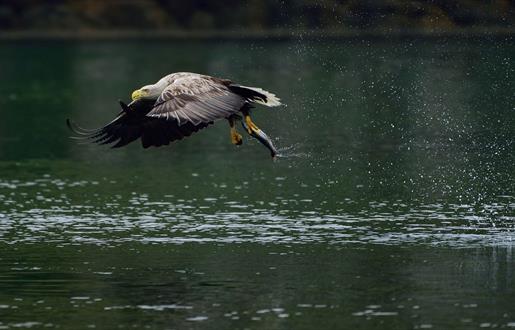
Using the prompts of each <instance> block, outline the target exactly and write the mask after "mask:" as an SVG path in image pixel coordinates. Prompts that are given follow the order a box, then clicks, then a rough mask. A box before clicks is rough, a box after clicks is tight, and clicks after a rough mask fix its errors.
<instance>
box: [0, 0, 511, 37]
mask: <svg viewBox="0 0 515 330" xmlns="http://www.w3.org/2000/svg"><path fill="white" fill-rule="evenodd" d="M514 14H515V2H514V1H509V0H492V1H484V0H483V1H479V0H435V1H421V0H415V1H405V0H374V1H370V0H365V1H363V0H347V1H338V0H319V1H307V0H284V1H278V0H249V1H239V0H224V1H210V0H209V1H208V0H188V1H173V0H110V1H95V0H93V1H92V0H52V1H48V0H44V1H43V0H1V1H0V31H3V32H5V31H19V30H38V31H47V30H48V31H52V30H63V29H66V30H67V31H68V32H70V31H102V30H154V29H159V30H166V31H196V30H197V31H212V30H214V31H241V32H244V31H254V32H256V31H271V30H312V29H316V30H329V31H362V30H369V31H370V30H371V31H378V32H389V31H415V30H418V31H423V32H432V31H455V30H468V29H470V30H474V29H476V30H477V29H480V30H486V31H496V30H499V29H501V30H506V29H508V30H511V29H512V28H513V23H514V22H515V18H514V17H515V15H514Z"/></svg>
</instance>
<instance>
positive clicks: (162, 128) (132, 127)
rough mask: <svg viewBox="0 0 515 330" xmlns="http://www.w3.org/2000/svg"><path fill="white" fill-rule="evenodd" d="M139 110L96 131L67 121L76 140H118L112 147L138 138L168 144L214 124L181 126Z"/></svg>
mask: <svg viewBox="0 0 515 330" xmlns="http://www.w3.org/2000/svg"><path fill="white" fill-rule="evenodd" d="M131 105H132V103H131ZM131 105H129V107H130V106H131ZM150 106H152V105H150ZM135 110H136V107H133V108H129V109H128V111H122V112H120V114H119V115H118V116H117V117H116V118H115V119H113V120H112V121H111V122H110V123H108V124H107V125H105V126H103V127H101V128H99V129H94V130H86V129H83V128H81V127H79V126H77V125H76V124H74V123H73V122H72V121H71V120H69V119H67V120H66V123H67V124H68V127H69V128H70V129H71V130H72V131H73V132H74V133H75V134H77V135H78V136H77V137H75V138H76V139H79V140H84V141H91V142H93V143H97V144H113V143H114V144H113V145H112V148H120V147H123V146H125V145H127V144H129V143H131V142H133V141H135V140H137V139H138V138H141V144H142V145H143V148H148V147H150V146H156V147H159V146H162V145H168V144H169V143H170V142H172V141H175V140H180V139H182V138H184V137H186V136H190V135H191V134H193V133H195V132H197V131H199V130H201V129H202V128H204V127H206V126H208V125H209V124H212V122H207V123H200V124H198V125H194V124H192V123H185V124H183V125H179V123H178V122H177V121H175V120H165V119H160V118H152V117H146V116H144V115H143V116H141V115H140V114H138V113H137V112H136V111H135Z"/></svg>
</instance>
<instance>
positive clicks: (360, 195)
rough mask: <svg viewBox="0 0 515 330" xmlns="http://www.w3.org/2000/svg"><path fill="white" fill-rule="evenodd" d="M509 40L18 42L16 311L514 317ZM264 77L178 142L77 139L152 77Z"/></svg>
mask: <svg viewBox="0 0 515 330" xmlns="http://www.w3.org/2000/svg"><path fill="white" fill-rule="evenodd" d="M514 54H515V46H514V44H513V42H512V41H511V40H507V41H499V40H497V41H495V42H494V41H488V40H477V41H467V42H465V41H459V40H448V41H445V40H442V41H431V42H430V41H384V42H380V41H376V42H369V41H363V42H361V41H353V42H350V41H347V42H334V41H332V42H302V41H296V42H283V43H274V42H263V43H259V42H248V43H246V42H239V43H234V42H222V43H220V42H218V43H215V42H181V43H179V42H114V43H113V42H82V43H80V42H12V43H6V42H4V43H1V44H0V77H1V79H0V93H1V95H2V98H0V115H1V117H0V249H1V250H0V251H1V252H0V329H11V328H12V329H18V328H36V329H37V328H61V329H88V328H97V329H116V328H136V329H143V328H149V329H190V328H192V329H201V328H202V329H205V328H208V329H247V328H248V329H343V328H347V329H428V328H435V329H470V328H480V327H482V328H489V327H492V328H493V327H503V328H509V327H515V307H514V306H515V253H514V246H515V231H514V229H515V223H514V221H515V177H514V173H515V156H514V155H515V95H514V91H515V79H514V78H515V64H514V63H515V62H514V61H513V56H514ZM174 71H194V72H202V73H207V74H212V75H216V76H221V77H226V78H231V79H232V80H234V81H237V82H240V83H242V84H245V85H255V86H261V87H265V88H266V89H268V90H270V91H273V92H275V93H276V94H277V95H279V96H280V97H281V98H282V99H283V101H284V102H285V103H287V105H288V106H287V107H285V108H281V109H266V108H263V109H257V110H256V111H255V120H256V122H257V124H258V125H259V126H260V127H262V128H263V129H264V130H265V131H266V132H267V133H268V134H269V135H270V136H273V137H274V138H275V142H276V144H277V146H278V147H279V149H281V150H282V151H281V153H282V157H280V158H279V159H278V160H277V161H275V162H272V161H271V160H270V159H269V155H268V152H267V151H266V150H265V149H264V148H263V147H262V146H261V145H259V144H258V143H257V142H256V141H251V140H249V139H247V140H245V142H244V145H243V146H241V147H239V148H237V147H234V146H233V145H231V144H230V139H229V132H228V127H227V124H226V123H224V122H220V123H218V124H217V125H215V126H214V127H211V128H209V129H208V130H205V131H202V132H199V133H197V134H195V135H194V136H192V137H191V138H188V139H186V140H184V141H181V142H180V143H176V144H174V145H172V146H170V147H165V148H158V149H152V150H142V148H141V147H140V146H139V144H137V143H134V144H132V145H130V146H129V147H127V148H125V149H121V150H110V149H108V148H103V147H99V146H93V145H78V144H76V143H75V142H74V141H72V140H70V139H68V136H69V132H68V131H67V129H66V126H65V119H66V118H68V117H71V118H73V119H75V120H76V121H78V122H79V123H80V124H82V125H83V126H87V127H96V126H99V125H101V124H103V123H105V122H107V121H108V120H110V119H111V118H112V117H113V115H114V114H115V113H116V112H117V111H118V107H117V99H124V100H128V96H129V94H130V93H131V92H132V90H134V89H135V88H136V87H140V86H141V85H144V84H147V83H150V82H154V81H156V80H158V79H159V78H160V77H161V76H163V75H164V74H166V73H169V72H174Z"/></svg>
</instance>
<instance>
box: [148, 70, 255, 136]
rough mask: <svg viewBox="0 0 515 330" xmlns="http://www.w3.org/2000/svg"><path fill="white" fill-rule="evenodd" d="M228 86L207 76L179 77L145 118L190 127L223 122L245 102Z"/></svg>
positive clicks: (226, 82)
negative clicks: (164, 120) (188, 124)
mask: <svg viewBox="0 0 515 330" xmlns="http://www.w3.org/2000/svg"><path fill="white" fill-rule="evenodd" d="M229 84H230V82H229V81H226V80H221V79H216V78H212V77H208V76H201V75H191V76H186V77H181V78H179V79H177V80H175V81H174V82H173V83H171V84H170V85H169V86H168V87H167V88H166V89H165V90H164V91H163V92H162V93H161V96H160V97H159V98H158V99H157V101H156V103H155V105H154V108H153V109H152V110H151V111H150V112H149V113H148V114H147V116H148V117H151V118H163V119H167V120H172V121H176V122H177V123H178V124H179V125H185V124H187V123H190V124H193V125H194V126H197V125H201V124H205V123H210V122H213V121H215V120H218V119H223V118H227V117H229V116H230V115H232V114H234V113H236V112H238V111H239V110H240V109H241V107H242V106H243V105H244V104H245V102H246V99H245V98H244V97H242V96H240V95H238V94H236V93H234V92H232V91H231V90H230V89H229V88H228V87H227V85H229Z"/></svg>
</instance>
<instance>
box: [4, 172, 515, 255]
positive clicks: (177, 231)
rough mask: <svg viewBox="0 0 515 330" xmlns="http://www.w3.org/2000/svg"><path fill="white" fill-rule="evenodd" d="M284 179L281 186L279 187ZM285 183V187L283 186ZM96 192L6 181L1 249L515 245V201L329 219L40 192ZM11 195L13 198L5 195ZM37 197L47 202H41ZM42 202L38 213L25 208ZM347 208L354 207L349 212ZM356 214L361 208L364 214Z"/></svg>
mask: <svg viewBox="0 0 515 330" xmlns="http://www.w3.org/2000/svg"><path fill="white" fill-rule="evenodd" d="M278 178H279V177H278ZM278 180H281V179H280V178H279V179H278ZM89 184H93V183H89V182H84V181H77V182H75V181H66V180H55V179H50V178H47V179H40V180H35V181H33V182H22V181H19V180H12V181H0V200H1V201H2V203H3V205H4V207H3V209H2V210H0V241H3V242H6V243H16V242H38V241H45V242H58V243H62V244H67V243H73V242H75V243H77V242H78V243H89V244H116V243H119V242H127V241H140V242H144V243H153V244H156V243H161V244H162V243H172V244H181V243H184V242H219V243H234V242H237V243H239V242H257V243H298V244H306V243H313V242H327V243H330V244H349V243H352V244H361V243H367V244H368V243H374V244H428V245H452V246H458V247H459V246H471V245H474V244H478V245H485V244H486V245H513V244H514V241H515V240H514V239H515V236H514V226H515V221H514V220H515V216H514V212H513V210H514V209H515V198H514V197H511V196H506V195H504V196H499V198H498V199H497V200H496V201H495V202H493V203H480V204H474V205H471V204H463V203H461V204H452V203H447V204H446V203H443V202H441V203H415V202H406V201H401V200H395V201H370V202H366V203H363V202H362V201H353V200H351V199H349V198H345V199H342V200H341V201H339V202H337V205H336V206H334V205H333V206H332V207H331V208H327V209H324V208H323V207H320V205H316V204H317V203H316V202H314V201H313V200H312V199H306V198H284V197H281V198H280V199H276V200H277V201H278V202H277V203H276V202H267V201H264V200H257V201H253V202H252V201H249V200H245V202H242V201H239V200H227V199H226V198H223V197H214V196H210V197H205V198H199V199H198V200H197V199H190V200H188V199H174V198H173V197H172V196H164V197H163V198H162V199H159V200H155V199H152V198H151V197H149V196H148V195H145V194H142V195H137V194H135V193H132V194H131V196H130V198H129V199H128V200H127V202H124V201H123V198H122V197H121V196H119V195H115V196H110V197H109V198H111V200H105V201H102V198H105V199H107V198H108V197H100V199H101V202H100V203H99V202H98V201H90V202H88V201H85V202H83V203H81V204H76V203H73V202H72V200H71V199H70V198H69V197H67V195H66V194H64V193H59V194H58V195H57V196H56V194H55V190H52V189H50V190H49V191H50V192H47V193H45V192H44V191H43V192H42V189H34V186H36V187H37V188H42V187H49V186H53V187H75V186H84V185H89ZM6 191H8V193H6ZM36 197H41V198H39V199H37V198H36ZM31 199H36V200H38V202H37V203H36V204H29V205H27V204H25V203H23V201H27V200H31ZM349 205H350V206H349ZM356 205H361V207H357V206H356Z"/></svg>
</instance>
